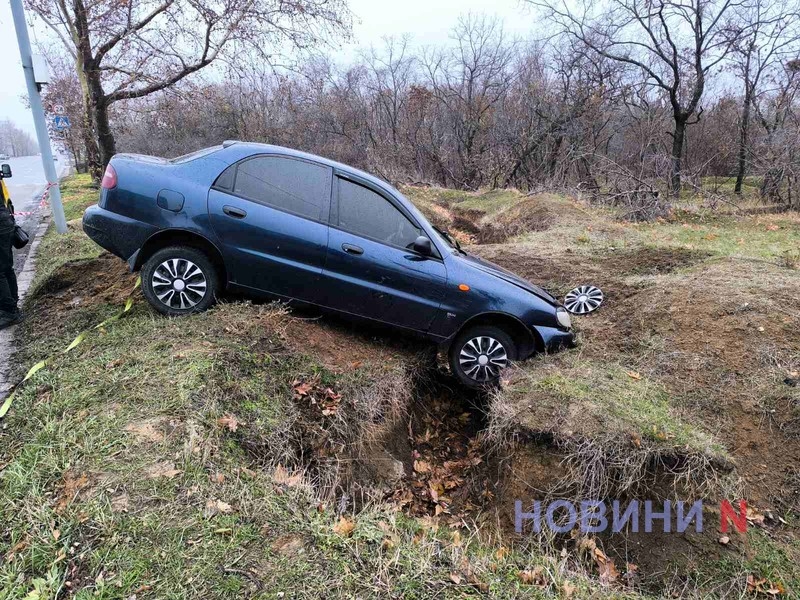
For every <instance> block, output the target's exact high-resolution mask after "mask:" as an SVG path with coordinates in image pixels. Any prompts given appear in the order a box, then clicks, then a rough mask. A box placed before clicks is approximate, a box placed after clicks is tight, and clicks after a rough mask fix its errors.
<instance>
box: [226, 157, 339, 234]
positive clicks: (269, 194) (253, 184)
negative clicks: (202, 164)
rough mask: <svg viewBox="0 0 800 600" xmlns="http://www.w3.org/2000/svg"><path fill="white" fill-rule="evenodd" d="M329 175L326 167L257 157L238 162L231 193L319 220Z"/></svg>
mask: <svg viewBox="0 0 800 600" xmlns="http://www.w3.org/2000/svg"><path fill="white" fill-rule="evenodd" d="M330 173H331V170H330V169H329V168H328V167H324V166H322V165H315V164H313V163H309V162H305V161H302V160H295V159H292V158H285V157H281V156H259V157H256V158H251V159H249V160H246V161H244V162H242V163H239V166H238V168H237V169H236V180H235V182H234V184H233V193H234V194H237V195H239V196H243V197H244V198H248V199H250V200H255V201H256V202H261V203H263V204H269V205H270V206H274V207H275V208H280V209H283V210H287V211H289V212H293V213H296V214H298V215H300V216H303V217H308V218H309V219H315V220H320V219H322V218H323V217H324V216H323V214H322V211H323V208H324V207H326V206H327V204H328V199H329V198H330ZM223 175H224V173H223Z"/></svg>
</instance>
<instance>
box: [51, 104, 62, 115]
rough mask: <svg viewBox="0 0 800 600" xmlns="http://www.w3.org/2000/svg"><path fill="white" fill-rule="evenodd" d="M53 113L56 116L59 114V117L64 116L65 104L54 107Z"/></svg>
mask: <svg viewBox="0 0 800 600" xmlns="http://www.w3.org/2000/svg"><path fill="white" fill-rule="evenodd" d="M53 112H54V113H55V114H57V115H63V114H64V105H63V104H56V105H55V106H54V107H53Z"/></svg>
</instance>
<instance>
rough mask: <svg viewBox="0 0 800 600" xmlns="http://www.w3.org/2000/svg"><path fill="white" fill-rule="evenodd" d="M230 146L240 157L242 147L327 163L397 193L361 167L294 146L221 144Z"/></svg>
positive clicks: (226, 147) (243, 143)
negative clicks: (303, 150) (297, 148)
mask: <svg viewBox="0 0 800 600" xmlns="http://www.w3.org/2000/svg"><path fill="white" fill-rule="evenodd" d="M231 147H235V148H237V149H238V150H239V152H237V154H239V155H240V157H241V158H244V156H247V155H246V154H244V155H242V153H241V150H244V149H247V150H251V151H252V152H251V153H252V154H258V153H266V154H280V155H282V156H290V157H294V158H302V159H305V160H309V161H312V162H316V163H320V164H323V165H327V166H329V167H331V168H333V169H336V170H337V171H341V172H344V173H349V174H351V175H355V176H356V177H360V178H361V179H365V180H366V181H369V182H370V183H373V184H375V185H378V186H380V187H382V188H384V189H386V190H389V191H392V192H394V193H397V190H395V189H394V187H393V186H392V185H391V184H389V183H387V182H386V181H384V180H383V179H380V178H379V177H375V176H374V175H370V174H369V173H367V172H365V171H362V170H361V169H356V168H355V167H351V166H350V165H346V164H344V163H340V162H336V161H335V160H331V159H329V158H325V157H324V156H319V155H317V154H311V153H309V152H302V151H300V150H295V149H294V148H287V147H285V146H275V145H273V144H261V143H258V142H240V141H238V140H227V141H225V142H223V144H222V148H223V150H226V149H228V148H231ZM236 160H240V158H237V159H236Z"/></svg>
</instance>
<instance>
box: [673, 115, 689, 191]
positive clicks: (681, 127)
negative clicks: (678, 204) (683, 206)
mask: <svg viewBox="0 0 800 600" xmlns="http://www.w3.org/2000/svg"><path fill="white" fill-rule="evenodd" d="M685 137H686V119H679V118H677V117H676V119H675V131H674V133H673V134H672V181H671V185H670V189H671V191H672V196H673V197H674V198H680V195H681V171H682V169H683V144H684V138H685Z"/></svg>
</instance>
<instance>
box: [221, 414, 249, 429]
mask: <svg viewBox="0 0 800 600" xmlns="http://www.w3.org/2000/svg"><path fill="white" fill-rule="evenodd" d="M217 424H218V425H220V426H221V427H224V428H227V429H228V430H229V431H236V430H237V429H239V426H240V425H244V423H240V422H239V420H238V419H237V418H236V416H235V415H233V414H231V413H227V414H225V415H223V416H221V417H220V418H219V419H217Z"/></svg>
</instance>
